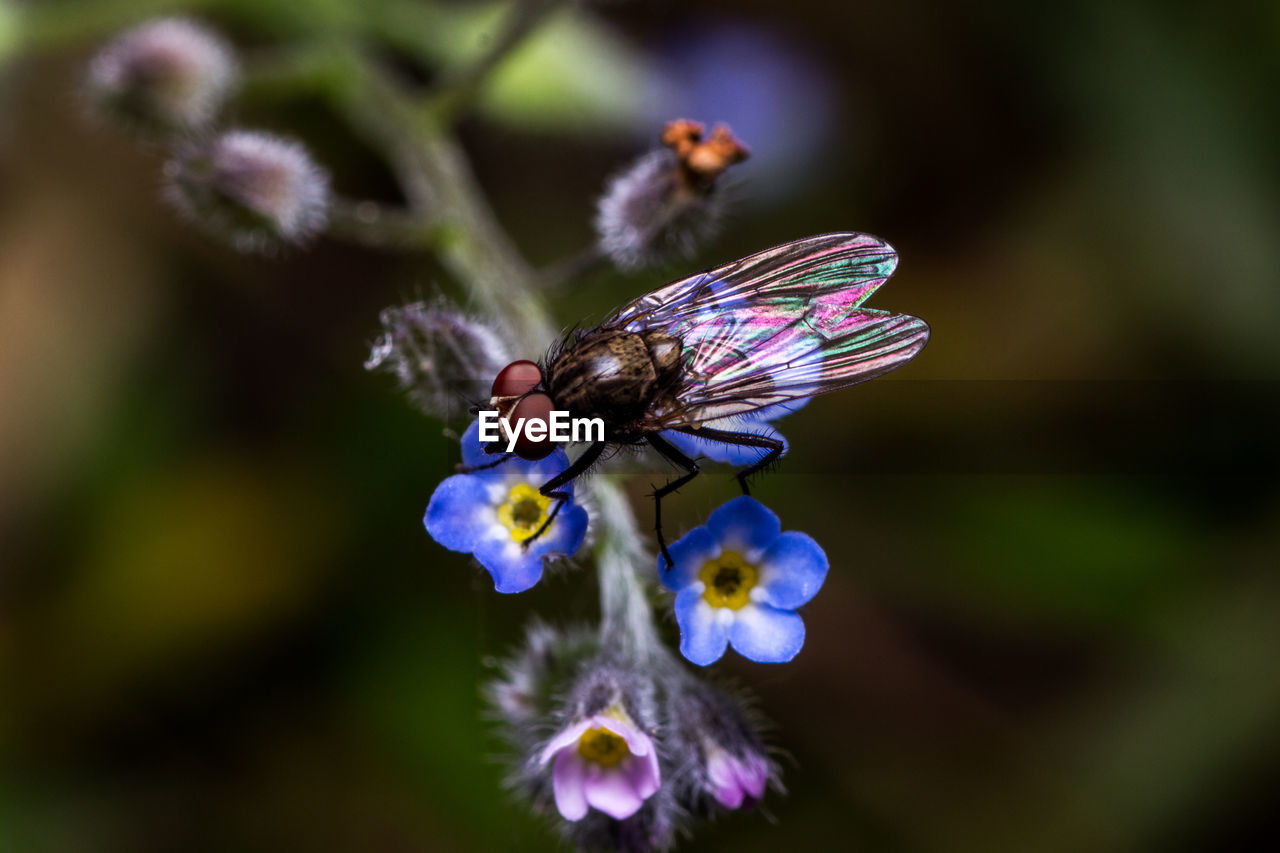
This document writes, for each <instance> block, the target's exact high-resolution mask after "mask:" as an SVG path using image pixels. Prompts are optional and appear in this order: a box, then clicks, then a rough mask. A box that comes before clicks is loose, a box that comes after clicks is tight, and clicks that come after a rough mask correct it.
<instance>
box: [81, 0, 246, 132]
mask: <svg viewBox="0 0 1280 853" xmlns="http://www.w3.org/2000/svg"><path fill="white" fill-rule="evenodd" d="M235 77H236V66H235V59H234V57H233V55H232V52H231V50H230V48H229V47H228V46H227V44H226V43H225V42H224V41H223V40H222V39H221V38H219V37H218V36H217V35H215V34H214V33H212V32H210V31H209V30H207V29H206V28H204V27H203V26H201V25H199V24H196V23H194V22H192V21H187V20H183V19H182V18H164V19H161V20H157V21H151V22H149V23H146V24H143V25H141V26H139V27H137V28H135V29H132V30H129V31H128V32H126V33H124V34H123V35H121V36H119V37H118V38H117V39H115V41H113V42H111V43H110V44H108V45H107V46H106V47H104V48H103V49H102V50H101V51H99V53H98V54H97V55H96V56H95V57H94V58H93V59H92V60H91V61H90V63H89V69H88V73H87V75H86V80H85V93H86V95H87V97H88V99H89V101H90V102H91V103H92V104H93V105H94V107H95V108H97V109H98V110H99V111H100V112H101V113H103V114H105V115H107V116H109V117H111V118H114V119H116V120H117V121H118V122H120V123H122V124H124V125H126V126H129V127H131V128H133V129H134V130H136V131H139V132H143V133H152V134H160V135H164V134H169V133H173V132H177V131H189V130H197V129H200V128H202V127H205V126H207V125H208V124H209V123H210V122H211V121H212V120H213V119H214V118H215V117H216V116H217V114H218V110H219V109H220V108H221V107H222V103H223V101H224V100H225V99H226V97H227V94H228V92H229V91H230V89H231V87H232V84H233V83H234V81H235Z"/></svg>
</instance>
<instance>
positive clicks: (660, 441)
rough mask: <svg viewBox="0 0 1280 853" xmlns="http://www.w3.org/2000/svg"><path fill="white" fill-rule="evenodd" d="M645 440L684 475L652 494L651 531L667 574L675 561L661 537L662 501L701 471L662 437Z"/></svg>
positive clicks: (665, 541) (663, 538)
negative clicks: (656, 538)
mask: <svg viewBox="0 0 1280 853" xmlns="http://www.w3.org/2000/svg"><path fill="white" fill-rule="evenodd" d="M645 440H646V441H648V442H649V444H650V445H651V446H652V447H653V449H654V450H656V451H658V452H659V453H661V454H662V455H663V456H664V457H665V458H666V459H667V460H669V461H670V462H673V463H675V464H676V465H678V466H680V467H681V468H683V469H684V471H685V473H683V474H681V475H680V476H679V477H677V478H675V479H674V480H671V481H670V482H668V483H667V484H666V485H665V486H663V487H662V488H660V489H655V490H654V492H653V530H654V532H655V533H656V534H658V548H660V549H661V551H662V559H663V561H664V562H665V563H666V565H665V566H664V567H663V571H666V572H669V571H671V567H672V566H674V565H675V564H676V561H675V560H673V559H672V558H671V552H670V551H668V550H667V540H666V537H664V536H663V535H662V499H663V498H664V497H666V496H667V495H669V494H671V493H672V492H674V491H675V490H676V489H679V488H680V487H681V486H683V485H684V484H685V483H687V482H689V481H690V480H692V479H693V478H694V477H696V476H698V473H699V471H700V470H701V469H699V468H698V463H697V462H694V461H693V460H692V459H690V458H689V457H688V456H686V455H685V454H684V453H683V452H682V451H681V450H680V448H678V447H676V446H675V445H674V444H672V443H671V442H669V441H667V440H666V439H665V438H663V437H662V436H660V435H647V436H645Z"/></svg>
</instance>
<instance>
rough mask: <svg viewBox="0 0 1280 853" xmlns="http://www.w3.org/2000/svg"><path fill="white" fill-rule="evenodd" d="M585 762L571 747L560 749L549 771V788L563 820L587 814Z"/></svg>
mask: <svg viewBox="0 0 1280 853" xmlns="http://www.w3.org/2000/svg"><path fill="white" fill-rule="evenodd" d="M586 785H587V763H586V762H585V761H583V759H582V756H580V755H578V751H577V750H576V749H573V748H569V749H562V750H560V754H559V755H557V756H556V764H555V768H554V769H553V770H552V771H551V788H552V790H553V791H554V792H555V797H556V809H558V810H559V812H560V814H561V816H562V817H563V818H564V819H565V820H582V819H583V818H584V817H586V816H587V789H586Z"/></svg>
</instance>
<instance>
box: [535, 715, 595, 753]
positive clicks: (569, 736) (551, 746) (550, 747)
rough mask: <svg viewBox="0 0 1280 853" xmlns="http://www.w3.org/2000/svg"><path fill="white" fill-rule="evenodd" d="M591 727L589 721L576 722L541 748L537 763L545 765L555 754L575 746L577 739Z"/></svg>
mask: <svg viewBox="0 0 1280 853" xmlns="http://www.w3.org/2000/svg"><path fill="white" fill-rule="evenodd" d="M592 725H593V723H592V722H591V720H578V721H577V722H576V723H574V724H573V725H571V726H569V727H568V728H567V729H565V730H564V731H562V732H560V733H559V734H558V735H556V736H555V737H553V738H552V739H551V742H550V743H548V744H547V745H546V746H545V747H543V749H542V755H541V757H539V758H538V763H539V764H546V763H547V762H548V761H550V760H551V758H552V756H554V755H555V754H556V753H557V752H559V751H560V750H562V749H564V748H565V747H568V746H573V745H574V744H576V743H577V742H578V739H579V738H581V737H582V733H583V732H585V731H586V730H587V729H589V728H591V726H592Z"/></svg>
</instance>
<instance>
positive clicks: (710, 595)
mask: <svg viewBox="0 0 1280 853" xmlns="http://www.w3.org/2000/svg"><path fill="white" fill-rule="evenodd" d="M759 577H760V573H759V572H758V571H756V567H755V566H753V565H751V564H750V563H748V562H747V561H746V560H744V559H743V558H742V555H741V554H739V553H738V552H737V551H721V552H720V556H719V557H715V558H713V559H711V560H707V561H706V562H705V563H703V564H702V570H701V571H699V572H698V578H699V579H700V580H701V581H702V583H703V585H704V586H705V587H706V590H705V591H704V592H703V593H702V597H703V598H705V599H706V600H707V604H710V605H711V606H712V607H728V608H729V609H730V610H741V609H742V608H743V607H746V606H747V604H748V603H750V601H751V588H752V587H754V586H755V585H756V580H757V579H758V578H759Z"/></svg>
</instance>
